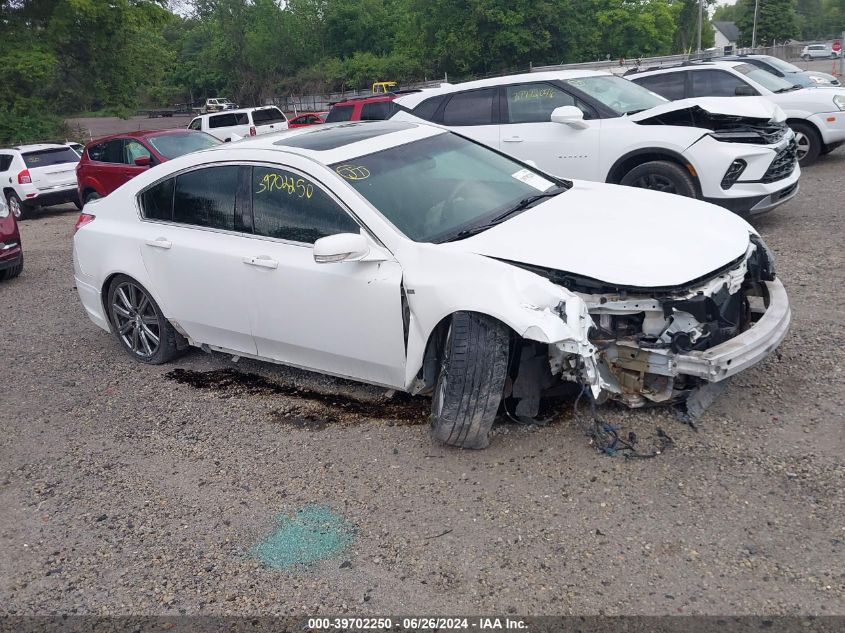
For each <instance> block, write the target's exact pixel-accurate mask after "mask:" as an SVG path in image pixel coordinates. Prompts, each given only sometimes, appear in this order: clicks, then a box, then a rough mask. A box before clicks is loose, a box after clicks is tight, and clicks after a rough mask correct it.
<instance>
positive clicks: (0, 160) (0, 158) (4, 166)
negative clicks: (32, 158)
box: [0, 154, 12, 171]
mask: <svg viewBox="0 0 845 633" xmlns="http://www.w3.org/2000/svg"><path fill="white" fill-rule="evenodd" d="M11 165H12V155H11V154H3V155H0V171H9V167H10V166H11Z"/></svg>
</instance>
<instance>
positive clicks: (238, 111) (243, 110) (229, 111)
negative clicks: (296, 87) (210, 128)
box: [194, 103, 279, 119]
mask: <svg viewBox="0 0 845 633" xmlns="http://www.w3.org/2000/svg"><path fill="white" fill-rule="evenodd" d="M267 108H276V109H277V110H278V109H279V106H275V105H273V104H272V103H271V104H270V105H263V106H253V107H251V108H238V109H237V110H221V111H220V112H206V113H205V114H200V115H199V116H196V117H194V118H195V119H201V118H202V117H204V116H217V115H218V114H238V113H240V112H254V111H255V110H266V109H267Z"/></svg>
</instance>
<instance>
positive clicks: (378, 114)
mask: <svg viewBox="0 0 845 633" xmlns="http://www.w3.org/2000/svg"><path fill="white" fill-rule="evenodd" d="M398 96H399V94H398V93H390V94H386V95H373V96H370V97H355V98H353V99H347V100H346V101H338V102H336V103H333V104H332V109H331V110H329V114H328V116H327V117H326V123H337V122H338V121H384V120H385V119H389V118H390V117H391V116H392V115H393V112H394V110H395V106H394V105H393V100H394V99H395V98H396V97H398Z"/></svg>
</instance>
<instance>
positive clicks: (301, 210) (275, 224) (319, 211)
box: [252, 167, 361, 244]
mask: <svg viewBox="0 0 845 633" xmlns="http://www.w3.org/2000/svg"><path fill="white" fill-rule="evenodd" d="M252 214H253V227H254V233H255V234H256V235H264V236H266V237H275V238H278V239H283V240H289V241H291V242H303V243H305V244H313V243H314V242H316V241H317V240H318V239H320V238H321V237H326V236H328V235H336V234H338V233H358V232H360V230H361V228H360V227H359V226H358V223H357V222H355V220H353V219H352V216H350V215H349V214H348V213H347V212H346V211H345V210H344V209H343V208H342V207H341V206H340V205H339V204H338V203H337V202H335V201H334V199H333V198H331V197H330V196H329V195H328V194H327V193H326V192H324V191H323V190H322V189H321V188H320V186H319V185H317V184H316V183H314V182H312V181H311V180H310V179H308V178H305V177H304V176H301V175H299V174H296V173H293V172H289V171H286V170H283V169H268V168H266V167H253V168H252Z"/></svg>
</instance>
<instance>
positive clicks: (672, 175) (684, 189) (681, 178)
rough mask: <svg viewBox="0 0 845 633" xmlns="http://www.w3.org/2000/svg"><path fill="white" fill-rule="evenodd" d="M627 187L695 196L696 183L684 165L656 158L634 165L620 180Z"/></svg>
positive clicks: (688, 196)
mask: <svg viewBox="0 0 845 633" xmlns="http://www.w3.org/2000/svg"><path fill="white" fill-rule="evenodd" d="M619 184H621V185H625V186H626V187H639V188H640V189H651V190H652V191H662V192H664V193H674V194H676V195H680V196H686V197H687V198H695V197H696V191H695V183H694V182H693V179H692V176H690V174H689V172H687V171H686V170H685V169H683V168H682V167H680V166H678V165H676V164H675V163H670V162H669V161H665V160H654V161H651V162H648V163H643V164H642V165H638V166H636V167H634V168H633V169H632V170H631V171H629V172H628V173H627V174H625V175H624V176H623V177H622V180H621V181H620V183H619Z"/></svg>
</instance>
